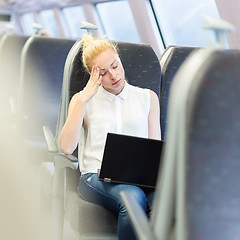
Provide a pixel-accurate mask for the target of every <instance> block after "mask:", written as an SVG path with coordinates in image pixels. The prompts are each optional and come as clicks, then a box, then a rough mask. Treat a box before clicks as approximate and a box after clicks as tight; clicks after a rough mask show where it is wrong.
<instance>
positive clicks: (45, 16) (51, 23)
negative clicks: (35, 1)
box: [38, 9, 60, 37]
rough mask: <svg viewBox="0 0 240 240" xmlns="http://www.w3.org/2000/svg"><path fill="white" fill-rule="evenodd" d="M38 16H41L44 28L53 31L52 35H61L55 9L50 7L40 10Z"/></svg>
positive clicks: (40, 19)
mask: <svg viewBox="0 0 240 240" xmlns="http://www.w3.org/2000/svg"><path fill="white" fill-rule="evenodd" d="M38 16H39V21H40V24H42V25H43V28H44V29H45V30H46V31H48V32H51V35H53V36H54V37H59V36H60V31H59V28H58V23H57V20H56V17H55V15H54V12H53V10H51V9H48V10H43V11H40V12H39V14H38Z"/></svg>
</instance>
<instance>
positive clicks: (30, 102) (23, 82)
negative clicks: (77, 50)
mask: <svg viewBox="0 0 240 240" xmlns="http://www.w3.org/2000/svg"><path fill="white" fill-rule="evenodd" d="M74 43H75V40H72V39H62V38H45V37H44V38H43V37H38V36H33V37H31V38H30V39H29V40H28V41H27V42H26V44H25V46H24V49H23V52H22V56H21V79H20V86H19V99H18V112H23V113H24V114H25V115H26V116H27V120H26V121H25V127H26V128H25V127H24V126H23V129H24V131H26V132H28V133H29V134H31V135H39V134H40V135H41V136H42V135H43V131H42V126H43V125H48V126H50V128H51V130H52V131H53V132H54V131H55V130H56V124H57V116H58V111H59V106H60V100H61V89H62V77H63V69H64V64H65V60H66V57H67V54H68V52H69V50H70V49H71V47H72V46H73V44H74Z"/></svg>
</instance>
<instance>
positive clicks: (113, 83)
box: [112, 79, 121, 85]
mask: <svg viewBox="0 0 240 240" xmlns="http://www.w3.org/2000/svg"><path fill="white" fill-rule="evenodd" d="M120 81H121V79H120V80H118V81H116V82H115V83H113V84H112V85H117V84H118V83H120Z"/></svg>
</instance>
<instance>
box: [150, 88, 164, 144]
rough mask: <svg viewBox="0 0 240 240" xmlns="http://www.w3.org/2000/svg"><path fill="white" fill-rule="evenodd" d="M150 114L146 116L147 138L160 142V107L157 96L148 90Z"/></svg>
mask: <svg viewBox="0 0 240 240" xmlns="http://www.w3.org/2000/svg"><path fill="white" fill-rule="evenodd" d="M150 104H151V105H150V112H149V116H148V137H149V138H151V139H157V140H161V128H160V107H159V100H158V96H157V94H156V93H155V92H153V91H152V90H150Z"/></svg>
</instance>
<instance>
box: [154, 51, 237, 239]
mask: <svg viewBox="0 0 240 240" xmlns="http://www.w3.org/2000/svg"><path fill="white" fill-rule="evenodd" d="M239 61H240V51H238V50H214V49H201V50H198V51H196V52H193V53H192V54H191V55H190V56H189V57H188V59H186V61H185V62H184V63H183V65H182V66H181V67H180V69H179V70H178V72H177V74H176V76H175V77H174V80H173V83H172V86H171V89H170V95H169V107H168V121H169V125H171V127H169V128H168V129H167V141H166V144H165V149H164V153H163V156H162V162H163V164H162V166H161V168H160V170H159V177H158V182H157V191H156V194H155V200H154V206H153V211H152V217H151V222H152V226H153V228H154V232H155V235H156V236H157V237H158V238H157V239H168V238H169V234H170V232H171V230H172V229H173V224H174V223H175V226H176V227H175V229H176V230H175V233H174V235H175V238H176V239H178V240H186V239H207V240H208V239H231V238H234V237H233V236H238V235H239V228H238V225H239V222H240V217H239V210H240V209H239V204H238V201H239V200H238V199H240V196H239V194H240V191H239V190H240V189H239V186H238V184H236V182H237V181H238V178H239V174H238V173H239V171H240V162H239V159H240V151H239V149H238V142H239V138H240V137H239V136H240V128H239V126H240V113H239V111H238V109H239V107H240V106H239V105H240V95H239V94H238V92H239V88H240V82H239V79H240V69H239ZM186 220H187V221H186Z"/></svg>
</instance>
